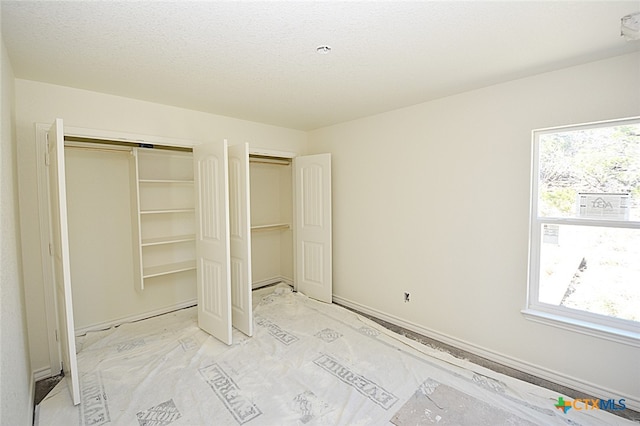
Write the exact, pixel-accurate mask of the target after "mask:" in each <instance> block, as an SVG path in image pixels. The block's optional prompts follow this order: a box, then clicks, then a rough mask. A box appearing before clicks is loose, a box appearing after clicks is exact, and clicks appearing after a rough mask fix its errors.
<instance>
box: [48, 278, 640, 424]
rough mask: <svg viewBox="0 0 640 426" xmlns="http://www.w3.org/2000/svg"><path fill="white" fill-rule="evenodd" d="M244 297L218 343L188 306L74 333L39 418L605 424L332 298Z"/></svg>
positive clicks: (607, 419)
mask: <svg viewBox="0 0 640 426" xmlns="http://www.w3.org/2000/svg"><path fill="white" fill-rule="evenodd" d="M269 291H270V292H265V291H263V292H262V293H260V292H258V293H254V299H255V300H256V301H259V304H257V306H256V307H255V309H254V314H255V333H254V337H252V338H249V337H246V336H245V335H243V334H241V333H239V332H237V331H235V330H234V334H233V342H234V343H233V345H231V346H226V345H224V344H223V343H220V342H219V341H218V340H216V339H214V338H213V337H210V336H209V335H207V334H206V333H205V332H203V331H201V330H200V329H199V328H198V326H197V319H196V316H197V313H196V309H195V308H190V309H184V310H181V311H177V312H173V313H170V314H166V315H162V316H159V317H155V318H151V319H148V320H144V321H139V322H136V323H132V324H125V325H122V326H120V327H117V328H113V329H110V330H106V331H101V332H95V333H90V334H88V335H86V336H83V337H80V338H78V348H79V349H78V350H79V353H78V366H79V369H80V383H81V399H82V403H81V404H80V405H79V406H75V407H74V406H73V405H72V404H71V399H70V397H69V392H68V389H67V388H66V384H65V383H64V381H63V382H61V383H60V384H59V385H58V386H56V388H55V389H54V390H53V391H52V392H51V393H50V394H49V395H48V396H47V398H45V399H44V400H43V401H42V403H41V404H40V405H39V406H38V412H37V416H36V417H37V421H38V422H39V424H40V425H73V424H80V425H83V426H84V425H104V424H114V425H136V426H137V425H141V426H147V425H149V426H150V425H169V424H171V425H237V424H249V425H286V424H291V425H295V424H297V425H378V424H395V425H419V424H443V425H453V424H458V425H492V426H493V425H514V424H518V425H552V424H558V425H567V424H569V425H612V424H634V423H633V422H630V421H626V420H624V419H622V418H620V417H617V416H614V415H613V414H611V413H608V412H606V411H603V410H589V411H586V410H582V411H577V410H569V411H568V412H567V413H566V414H565V413H563V412H562V411H561V410H558V409H556V408H555V407H554V405H555V404H556V403H557V401H558V396H559V395H558V394H557V393H554V392H551V391H549V390H546V389H543V388H539V387H537V386H534V385H531V384H528V383H524V382H521V381H519V380H516V379H513V378H510V377H507V376H504V375H500V374H498V373H495V372H492V371H490V370H487V369H484V368H482V367H479V366H477V365H474V364H471V363H468V362H466V361H464V360H460V359H456V358H454V357H451V356H449V355H448V354H445V353H442V352H439V351H436V350H433V349H430V348H427V347H425V346H423V345H420V344H419V343H416V342H414V341H411V340H409V339H406V338H404V337H402V336H399V335H397V334H395V333H392V332H390V331H388V330H386V329H384V328H382V327H381V326H379V325H377V324H375V323H373V322H371V321H369V320H367V319H365V318H363V317H360V316H358V315H356V314H354V313H353V312H350V311H348V310H345V309H343V308H340V307H338V306H336V305H327V304H323V303H319V302H315V301H313V300H311V299H309V298H307V297H305V296H303V295H301V294H299V293H292V292H291V291H290V290H288V289H285V288H276V289H275V290H274V289H271V290H269Z"/></svg>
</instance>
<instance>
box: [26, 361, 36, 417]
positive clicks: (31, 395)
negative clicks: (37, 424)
mask: <svg viewBox="0 0 640 426" xmlns="http://www.w3.org/2000/svg"><path fill="white" fill-rule="evenodd" d="M35 403H36V372H35V371H32V372H31V384H29V405H28V406H27V409H28V410H29V416H28V417H27V419H29V423H28V424H30V425H32V424H34V417H33V416H34V413H35V409H34V405H35Z"/></svg>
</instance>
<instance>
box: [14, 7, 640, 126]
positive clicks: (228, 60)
mask: <svg viewBox="0 0 640 426" xmlns="http://www.w3.org/2000/svg"><path fill="white" fill-rule="evenodd" d="M1 11H2V34H3V40H4V43H5V45H6V47H7V50H8V52H9V57H10V58H11V63H12V65H13V69H14V73H15V75H16V77H18V78H22V79H29V80H37V81H44V82H49V83H54V84H59V85H64V86H72V87H77V88H82V89H88V90H94V91H98V92H104V93H111V94H115V95H121V96H127V97H131V98H137V99H143V100H148V101H153V102H158V103H163V104H170V105H175V106H180V107H184V108H190V109H195V110H200V111H206V112H211V113H214V114H220V115H226V116H232V117H237V118H242V119H247V120H252V121H257V122H262V123H269V124H273V125H278V126H285V127H289V128H294V129H301V130H311V129H315V128H318V127H323V126H327V125H331V124H335V123H339V122H343V121H347V120H351V119H355V118H359V117H363V116H367V115H371V114H376V113H380V112H384V111H389V110H392V109H396V108H400V107H404V106H408V105H413V104H416V103H420V102H425V101H429V100H432V99H436V98H439V97H443V96H447V95H451V94H455V93H460V92H463V91H466V90H470V89H475V88H479V87H483V86H487V85H491V84H495V83H499V82H503V81H508V80H512V79H516V78H521V77H525V76H528V75H532V74H536V73H540V72H544V71H550V70H554V69H558V68H562V67H566V66H571V65H577V64H580V63H585V62H588V61H593V60H598V59H604V58H607V57H611V56H615V55H620V54H623V53H626V52H631V51H639V50H640V42H639V41H634V42H627V41H625V40H624V39H623V38H622V37H620V18H621V17H622V16H624V15H627V14H630V13H634V12H638V11H640V0H634V1H602V2H599V1H574V2H565V1H533V2H528V1H512V2H507V1H501V2H486V1H470V2H462V1H449V2H445V1H430V2H425V1H422V2H405V1H391V2H387V1H377V2H354V1H349V2H347V1H331V2H308V1H307V2H293V1H281V2H272V1H260V2H244V1H243V2H231V1H224V2H223V1H208V2H180V1H174V2H130V1H129V2H112V1H100V2H93V1H92V2H33V1H19V2H13V1H2V3H1ZM322 44H327V45H330V46H331V47H332V52H331V53H330V54H328V55H319V54H317V53H316V47H317V46H319V45H322Z"/></svg>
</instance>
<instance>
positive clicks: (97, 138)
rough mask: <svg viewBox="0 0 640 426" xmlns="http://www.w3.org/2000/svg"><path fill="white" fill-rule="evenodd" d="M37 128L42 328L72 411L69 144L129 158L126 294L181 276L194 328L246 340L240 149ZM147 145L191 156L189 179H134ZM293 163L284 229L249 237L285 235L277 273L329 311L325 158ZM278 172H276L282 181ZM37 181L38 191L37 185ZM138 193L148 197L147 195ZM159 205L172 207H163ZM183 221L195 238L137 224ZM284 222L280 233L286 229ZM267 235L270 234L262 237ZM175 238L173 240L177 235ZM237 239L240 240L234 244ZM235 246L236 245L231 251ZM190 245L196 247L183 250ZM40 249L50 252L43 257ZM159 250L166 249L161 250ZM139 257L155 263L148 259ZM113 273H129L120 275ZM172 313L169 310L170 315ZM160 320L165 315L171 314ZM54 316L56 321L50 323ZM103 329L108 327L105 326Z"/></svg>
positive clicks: (247, 269)
mask: <svg viewBox="0 0 640 426" xmlns="http://www.w3.org/2000/svg"><path fill="white" fill-rule="evenodd" d="M37 128H38V129H40V130H39V131H40V132H41V135H42V139H46V144H45V146H46V149H45V148H39V149H41V151H42V150H44V151H45V154H46V155H45V156H44V157H45V159H46V161H45V163H46V167H43V169H46V171H47V172H46V173H41V175H43V176H44V181H45V182H46V183H47V184H46V185H44V186H46V190H44V191H42V193H43V194H46V195H45V197H44V199H43V198H42V197H41V198H40V204H41V206H40V211H41V216H42V218H43V219H42V222H46V223H47V225H48V226H46V227H43V232H44V230H46V231H47V235H43V238H42V241H43V255H44V253H45V252H46V253H47V255H45V256H48V259H47V261H46V262H45V261H43V268H45V274H47V272H46V268H47V267H48V268H49V270H50V271H51V272H53V273H52V274H51V277H50V278H51V281H50V285H51V288H52V289H54V290H53V291H52V293H54V294H52V296H54V297H52V298H51V299H52V300H54V307H51V306H49V307H47V311H48V314H47V315H48V322H49V323H50V324H48V327H50V328H49V330H53V333H54V335H55V336H60V337H61V338H60V339H59V340H58V339H57V338H55V340H54V343H53V344H52V338H51V336H49V337H50V338H49V342H50V352H56V351H59V353H60V359H61V362H60V363H59V364H57V363H56V362H53V361H52V364H51V371H52V373H54V374H55V372H57V371H58V370H57V367H58V366H60V367H61V369H62V371H63V372H64V373H65V376H66V377H67V380H69V381H72V383H70V386H69V388H70V390H71V392H72V397H73V401H74V403H78V402H79V395H78V389H79V388H78V380H77V361H76V359H75V347H74V346H75V335H76V333H77V332H78V329H77V327H76V324H75V322H74V315H73V314H74V310H73V301H72V299H73V297H72V288H73V287H72V278H73V277H72V276H71V273H70V270H71V268H70V267H69V265H70V263H71V259H70V252H69V232H68V225H69V223H68V215H67V207H68V202H67V201H68V200H67V198H66V195H67V194H66V190H67V182H66V181H65V178H66V169H65V167H66V165H65V161H64V158H65V154H64V145H65V137H66V136H69V139H74V140H75V142H78V140H81V142H80V144H83V143H84V144H92V143H105V142H108V143H109V144H114V143H115V145H118V146H120V148H119V149H122V150H125V151H126V150H128V149H130V152H131V157H130V159H129V160H127V161H131V162H132V163H131V164H132V167H131V178H130V182H131V184H130V187H129V189H130V190H131V194H130V200H131V202H130V205H129V207H128V208H129V209H130V210H131V216H130V217H131V230H130V231H128V232H130V234H131V236H130V238H129V244H130V245H129V247H128V248H129V249H131V250H132V251H131V253H132V254H131V258H132V259H131V263H132V265H133V267H132V269H133V271H132V276H133V278H132V279H131V281H132V283H133V285H130V286H129V289H131V287H133V288H134V289H135V290H136V291H138V292H139V293H140V294H139V296H140V297H143V298H145V297H147V298H148V297H149V295H150V294H151V293H150V291H151V290H150V288H152V285H151V284H152V282H153V281H155V280H156V279H157V278H158V277H163V276H171V277H178V276H180V277H182V278H183V281H184V282H186V283H187V284H186V286H187V287H189V286H190V285H195V289H196V292H197V298H196V299H192V300H191V301H189V300H187V301H184V300H183V301H178V302H180V303H182V304H184V303H186V305H185V306H190V305H189V304H188V303H191V305H193V304H194V303H193V302H195V301H196V300H197V305H198V311H199V312H198V313H199V315H198V318H199V326H200V327H201V328H203V329H204V330H205V331H207V332H209V333H210V334H212V335H213V336H214V337H217V338H218V339H219V340H221V341H223V342H225V343H227V344H231V327H232V325H233V327H236V328H238V329H239V330H240V331H242V332H243V333H245V334H248V335H251V334H252V325H253V319H252V309H251V306H252V303H251V289H252V285H253V283H254V280H253V279H252V273H253V272H252V271H253V266H252V257H256V256H252V253H251V247H252V245H251V243H252V241H251V240H252V238H251V234H252V232H251V219H250V218H251V215H252V211H251V200H250V196H249V194H250V192H251V190H250V188H249V186H250V180H251V172H250V169H249V156H250V155H249V147H248V145H247V144H241V145H236V146H232V147H227V143H226V141H222V142H210V143H208V144H201V145H197V144H193V143H191V142H187V143H185V144H183V145H180V143H178V144H176V145H172V144H173V143H174V142H173V140H169V139H164V138H150V139H142V140H141V139H139V138H138V137H136V136H137V135H136V136H133V137H130V136H128V135H124V136H123V135H121V134H116V133H113V132H108V134H106V135H103V134H102V132H99V131H90V130H86V129H73V130H70V131H69V135H67V134H65V129H64V126H63V122H62V120H60V119H58V120H56V122H55V123H54V124H53V125H52V126H51V127H50V129H46V128H44V127H42V126H40V125H39V126H37ZM39 138H40V136H39ZM38 140H40V139H38ZM38 143H41V142H38ZM154 144H157V145H158V147H162V146H164V147H165V148H167V147H171V146H175V147H180V146H182V147H183V148H184V147H185V146H186V147H187V148H188V149H187V151H193V154H192V155H191V154H190V153H189V154H186V155H187V157H189V158H191V157H192V159H190V160H189V162H190V164H192V167H193V171H192V172H191V173H186V174H185V173H182V172H180V173H179V174H178V175H177V176H172V175H169V176H162V175H159V176H156V175H154V174H153V173H151V174H146V173H147V172H143V173H142V174H141V170H143V169H144V168H145V167H146V168H147V169H153V167H151V168H149V167H147V166H144V165H143V166H142V168H141V163H140V155H138V150H149V149H153V148H154ZM189 145H190V146H189ZM123 147H124V148H123ZM183 151H184V150H183ZM155 154H156V153H154V155H155ZM109 155H110V156H111V155H113V153H110V154H109ZM119 155H120V154H119ZM124 155H125V156H126V154H124ZM254 155H256V154H254ZM257 155H261V156H262V157H268V156H270V155H266V156H265V155H264V153H262V154H257ZM184 156H185V155H184V154H181V155H166V156H165V155H160V157H163V158H164V159H163V160H161V161H160V163H159V169H160V170H164V169H168V170H173V169H174V168H176V169H179V170H182V171H184V170H187V169H186V168H184V167H183V166H176V164H174V163H171V161H173V160H170V161H169V162H168V163H167V162H166V161H165V160H166V158H170V157H176V158H180V157H182V158H184ZM293 157H295V155H292V156H290V157H289V158H288V159H287V160H285V161H286V162H287V163H288V164H287V165H286V167H288V171H287V172H286V173H284V175H286V177H285V178H283V179H278V180H279V185H280V186H281V185H282V183H283V182H284V183H285V185H286V186H288V187H289V188H290V189H291V192H289V193H288V195H284V196H282V198H284V199H287V200H290V201H292V204H291V203H290V202H289V203H288V204H287V207H286V210H287V211H288V212H289V213H288V216H287V217H286V218H285V219H287V221H286V222H280V219H278V223H270V224H264V223H263V224H258V225H255V226H256V228H255V230H254V232H258V233H260V232H271V231H283V230H286V232H288V233H289V235H288V236H285V241H286V242H291V243H290V244H289V245H288V246H287V248H286V249H285V253H286V254H287V257H288V258H289V259H290V260H287V262H289V266H288V267H287V266H285V268H288V269H287V271H289V272H285V273H284V274H286V275H288V276H289V277H290V274H291V272H290V271H291V269H292V270H293V285H294V288H296V289H297V290H299V291H302V292H303V293H305V294H307V295H309V296H310V297H313V298H317V299H319V300H322V301H325V302H329V303H330V302H331V282H332V281H331V278H332V277H331V191H330V188H331V172H330V156H329V155H328V154H321V155H314V156H300V157H296V158H295V159H293V163H292V165H290V164H291V161H292V160H291V159H292V158H293ZM114 158H115V157H114ZM120 158H125V157H120ZM182 158H181V159H179V160H177V161H178V163H181V164H182V163H184V161H183V159H182ZM147 160H148V159H147ZM147 160H145V161H147ZM263 160H264V158H263ZM271 161H274V160H273V159H272V160H271ZM263 163H264V161H263ZM174 166H176V167H174ZM282 170H283V169H281V170H280V171H279V172H278V173H282ZM284 170H287V169H284ZM39 173H40V172H39ZM39 179H40V183H41V184H42V176H41V177H40V178H39ZM80 179H81V178H80ZM42 187H43V185H41V188H42ZM143 187H145V188H147V189H145V190H144V193H143V189H142V188H143ZM190 187H193V190H190V189H188V188H190ZM162 188H165V189H162ZM167 188H169V189H167ZM185 188H187V189H185ZM190 193H191V194H192V195H189V194H190ZM154 194H155V195H154ZM94 195H95V194H94ZM278 197H279V198H280V196H278ZM176 200H177V201H176ZM85 201H86V200H85ZM164 203H169V204H168V205H164ZM173 203H176V204H173ZM120 207H122V206H120ZM125 209H126V206H125ZM230 212H231V213H232V215H231V216H230ZM189 214H191V215H192V217H193V231H189V230H186V229H188V228H189V225H188V222H189V221H185V220H183V219H180V220H175V221H174V220H170V221H169V225H168V226H164V225H163V226H160V227H159V228H168V229H170V230H172V232H170V233H169V234H166V235H165V234H162V233H161V234H162V235H149V234H147V235H145V230H144V229H145V228H144V226H146V225H144V223H143V220H146V219H143V218H147V217H165V218H166V217H173V216H174V215H179V216H180V215H182V216H184V215H186V216H189ZM154 220H155V219H154ZM162 220H165V219H162ZM151 222H153V221H151ZM285 223H286V226H284V224H285ZM185 224H186V225H185ZM74 225H75V224H74ZM265 227H272V228H273V229H269V230H268V231H267V229H266V228H265ZM123 228H125V227H123ZM292 228H293V229H292ZM156 229H158V227H156ZM178 229H179V231H176V230H178ZM185 230H186V231H185ZM174 231H175V232H174ZM152 234H153V232H152ZM291 234H292V236H291ZM239 235H240V236H242V237H243V238H237V237H238V236H239ZM280 237H282V236H280ZM100 239H101V238H100V237H98V238H96V241H93V243H96V244H99V243H100V241H99V240H100ZM281 239H282V238H281ZM125 240H126V239H125ZM232 241H234V242H235V243H238V244H239V245H238V244H232V243H231V242H232ZM193 242H195V244H194V245H195V247H193V246H192V247H193V248H189V246H190V245H191V244H192V243H193ZM131 244H132V245H131ZM45 245H46V246H47V247H48V248H47V249H45V248H44V246H45ZM285 245H286V244H285ZM157 246H163V247H167V248H161V249H158V247H157ZM168 248H179V249H176V250H174V249H168ZM145 251H149V252H152V253H155V254H153V255H149V254H145ZM189 253H191V254H189ZM103 263H105V264H109V260H108V259H104V262H103ZM280 263H281V262H280ZM120 267H121V268H122V269H127V267H126V266H122V265H121V266H120ZM194 272H195V276H196V280H195V283H194V282H193V281H194V280H193V278H191V279H190V278H189V276H191V277H193V273H194ZM189 274H192V275H189ZM279 274H280V275H279V276H280V277H282V276H285V275H283V273H282V272H279ZM288 279H289V280H290V278H288ZM189 283H190V284H189ZM156 287H158V286H156ZM101 300H102V299H101ZM96 302H100V301H96ZM172 307H173V308H175V306H172ZM183 307H184V306H183ZM165 308H166V307H165ZM178 308H179V307H178ZM169 310H171V309H169ZM165 311H167V312H168V310H165ZM51 312H55V313H57V314H59V316H58V317H54V318H53V319H52V318H51V315H50V313H51ZM159 313H162V312H158V311H154V312H153V313H151V314H149V312H143V313H142V315H143V316H141V317H137V318H135V319H142V318H145V317H144V315H147V317H149V316H152V315H157V314H159ZM232 314H233V315H232ZM203 318H204V319H203ZM121 319H122V318H120V320H121ZM129 319H131V318H129ZM209 319H213V321H214V323H215V324H214V325H213V326H212V325H211V324H212V323H211V321H209ZM117 320H118V319H116V321H117ZM207 321H209V322H207ZM108 322H109V321H106V322H105V324H106V323H108ZM122 322H125V321H122ZM112 325H113V324H112ZM63 332H64V333H66V338H65V336H62V333H63ZM51 359H54V357H51ZM74 366H75V367H74Z"/></svg>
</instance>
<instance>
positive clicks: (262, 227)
mask: <svg viewBox="0 0 640 426" xmlns="http://www.w3.org/2000/svg"><path fill="white" fill-rule="evenodd" d="M289 228H291V225H289V224H288V223H274V224H272V225H258V226H252V227H251V232H263V231H280V230H282V229H289Z"/></svg>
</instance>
